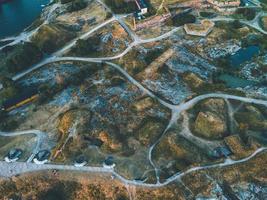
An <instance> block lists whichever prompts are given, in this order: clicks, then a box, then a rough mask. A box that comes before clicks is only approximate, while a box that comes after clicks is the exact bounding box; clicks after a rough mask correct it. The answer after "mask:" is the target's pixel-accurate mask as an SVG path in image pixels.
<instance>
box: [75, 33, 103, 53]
mask: <svg viewBox="0 0 267 200" xmlns="http://www.w3.org/2000/svg"><path fill="white" fill-rule="evenodd" d="M100 43H101V38H100V36H99V35H96V36H93V37H90V38H89V39H87V40H83V39H79V40H77V42H76V45H75V47H73V48H72V50H71V52H72V53H74V54H75V55H77V56H86V55H88V54H93V53H95V52H96V51H97V48H98V46H99V44H100Z"/></svg>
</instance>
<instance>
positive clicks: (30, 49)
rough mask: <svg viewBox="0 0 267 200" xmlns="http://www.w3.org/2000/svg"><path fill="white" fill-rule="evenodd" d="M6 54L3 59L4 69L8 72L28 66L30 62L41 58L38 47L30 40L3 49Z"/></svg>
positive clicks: (18, 70) (15, 71) (14, 71)
mask: <svg viewBox="0 0 267 200" xmlns="http://www.w3.org/2000/svg"><path fill="white" fill-rule="evenodd" d="M2 52H4V53H5V54H6V58H5V61H4V63H5V64H4V66H5V69H7V70H8V72H10V73H17V72H20V71H23V70H25V69H26V68H28V67H30V66H31V65H32V64H34V63H37V62H38V61H40V60H41V58H42V56H43V54H42V52H41V51H40V49H39V48H38V47H37V46H35V45H34V44H33V43H31V42H24V43H20V44H18V45H16V46H15V47H14V48H12V49H10V48H9V47H7V49H4V50H3V51H2Z"/></svg>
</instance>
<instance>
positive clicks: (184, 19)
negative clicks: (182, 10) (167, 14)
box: [172, 14, 196, 26]
mask: <svg viewBox="0 0 267 200" xmlns="http://www.w3.org/2000/svg"><path fill="white" fill-rule="evenodd" d="M172 21H173V25H174V26H183V25H184V24H188V23H194V22H195V21H196V17H195V16H194V15H191V14H184V15H176V16H175V17H173V19H172Z"/></svg>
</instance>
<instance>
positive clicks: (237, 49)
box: [0, 0, 267, 200]
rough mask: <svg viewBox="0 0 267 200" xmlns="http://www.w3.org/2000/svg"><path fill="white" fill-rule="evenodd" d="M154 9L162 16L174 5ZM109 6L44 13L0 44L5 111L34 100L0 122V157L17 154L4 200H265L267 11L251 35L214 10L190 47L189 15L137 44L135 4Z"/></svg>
mask: <svg viewBox="0 0 267 200" xmlns="http://www.w3.org/2000/svg"><path fill="white" fill-rule="evenodd" d="M150 3H151V5H150V6H153V9H152V8H150V9H151V13H152V11H153V13H154V14H155V15H156V14H159V13H161V12H162V13H164V12H165V10H166V9H163V10H160V11H158V12H156V8H157V7H161V3H163V4H164V7H167V8H168V9H169V10H170V11H171V13H172V14H173V13H174V11H173V9H174V8H175V6H177V5H179V4H180V3H181V2H179V1H176V0H172V1H165V3H164V1H163V2H161V1H157V0H153V1H152V0H151V1H150ZM265 3H266V2H265ZM114 5H115V4H114ZM114 5H113V4H109V2H107V1H93V0H90V1H81V2H80V1H77V0H75V1H70V2H64V1H63V2H62V1H61V2H55V3H52V4H51V5H49V6H47V7H46V8H45V9H44V11H43V13H42V14H41V16H40V18H39V19H38V20H37V21H36V22H35V23H34V24H33V25H32V26H31V27H29V28H28V29H26V30H25V32H24V34H22V35H19V36H17V38H15V39H14V40H11V41H9V40H8V42H7V43H6V42H5V40H3V44H2V43H1V45H2V46H0V73H1V77H0V78H1V79H0V80H1V83H2V86H1V90H0V97H1V99H0V104H3V105H4V102H5V101H6V100H8V99H11V98H14V97H17V96H19V94H20V92H21V91H23V90H27V89H28V90H29V89H36V90H38V98H37V99H35V100H34V101H32V102H30V103H27V104H25V105H23V106H19V107H16V108H15V109H12V110H11V111H7V112H6V111H1V112H0V119H1V121H0V144H1V145H0V155H1V157H2V158H4V157H5V156H6V155H7V153H8V151H9V150H10V149H12V148H19V149H22V150H23V156H22V157H21V158H20V159H19V160H18V162H17V163H16V162H15V163H10V164H7V163H4V161H1V162H0V175H1V178H0V199H3V200H5V199H45V200H49V199H57V200H60V199H78V200H79V199H116V200H122V199H140V200H143V199H144V200H146V199H159V200H162V199H177V200H178V199H198V200H202V199H230V200H231V199H234V200H235V199H240V200H241V199H242V200H243V199H245V200H248V199H259V200H260V199H266V198H267V196H266V195H267V188H266V183H267V182H266V177H267V172H266V170H265V169H266V167H267V166H266V164H267V159H266V158H267V157H266V145H267V139H266V138H267V137H266V133H267V101H266V98H267V89H266V66H267V54H266V51H267V43H266V40H265V39H266V32H265V31H264V30H266V26H265V25H266V17H265V15H264V13H265V12H264V11H262V10H256V17H257V16H258V18H259V19H258V25H259V27H262V28H255V26H254V24H252V22H251V21H249V20H245V17H244V16H243V17H244V19H243V18H241V17H242V16H241V17H240V13H238V12H237V13H234V14H232V15H233V16H231V15H229V16H228V18H227V15H226V14H224V13H219V12H217V11H214V10H212V9H211V10H209V12H212V13H213V14H214V15H215V18H214V19H213V21H214V22H215V26H214V27H213V29H212V31H211V32H210V33H209V34H208V35H207V36H206V37H197V36H192V35H188V34H186V32H185V31H184V30H183V26H182V25H183V21H182V20H181V19H182V18H186V16H187V15H186V16H184V15H182V16H183V17H181V19H180V20H181V21H179V20H178V19H177V17H175V16H172V17H171V19H169V20H168V21H166V22H164V23H161V24H158V25H157V26H156V27H155V26H154V27H146V28H144V29H143V30H138V31H135V30H134V29H133V26H132V24H129V23H130V22H132V21H133V20H132V18H131V16H132V15H128V14H125V13H124V12H132V10H131V6H130V5H131V4H130V3H129V8H128V9H129V10H128V9H126V8H123V6H122V7H119V8H117V9H118V10H119V11H121V12H118V13H114V12H115V11H118V10H114ZM123 5H124V4H123ZM193 5H194V4H193ZM264 5H265V4H264ZM190 6H191V4H190ZM265 6H266V5H265ZM115 7H116V6H115ZM178 7H179V6H178ZM124 9H125V10H124ZM154 9H155V10H154ZM168 9H167V10H168ZM202 9H204V8H199V7H192V10H190V15H189V16H187V17H188V19H190V20H191V19H192V18H195V19H196V20H197V21H199V20H200V19H203V17H202V16H201V11H202ZM204 10H205V9H204ZM175 12H177V13H179V12H180V8H177V10H176V11H175ZM187 12H188V11H187V10H186V13H187ZM203 12H204V11H203ZM209 12H208V14H210V13H209ZM257 14H258V15H257ZM217 15H218V16H217ZM178 16H179V15H178ZM146 17H147V18H149V17H151V16H146ZM152 17H153V16H152ZM225 18H226V19H225ZM186 19H187V18H186ZM211 19H212V18H211ZM234 19H239V21H237V20H234ZM190 20H189V21H190ZM242 20H243V21H242ZM241 22H242V23H241ZM250 22H251V23H250ZM188 23H189V22H188ZM190 23H191V21H190ZM246 51H249V52H253V53H251V55H252V56H250V53H248V54H246ZM243 53H244V54H245V56H244V55H243ZM242 55H243V56H242ZM7 136H9V137H7ZM40 150H47V151H48V152H49V153H50V154H49V158H48V162H47V163H46V164H44V165H39V166H38V165H35V164H34V163H33V162H34V161H33V159H32V158H33V157H34V156H36V154H37V153H38V152H39V151H40ZM32 156H33V157H32ZM78 158H84V160H85V161H86V164H85V166H78V167H77V166H76V167H74V164H76V162H77V160H79V159H78ZM107 158H112V162H114V163H115V167H114V168H112V169H110V168H107V167H105V165H103V163H105V160H106V159H107ZM25 165H26V166H27V167H26V168H27V170H25V169H24V167H23V166H25ZM46 167H47V168H46ZM41 169H42V170H41ZM1 171H2V172H1Z"/></svg>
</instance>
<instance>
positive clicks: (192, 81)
mask: <svg viewBox="0 0 267 200" xmlns="http://www.w3.org/2000/svg"><path fill="white" fill-rule="evenodd" d="M182 77H183V80H184V81H185V83H186V84H187V85H188V86H189V87H190V88H191V89H192V90H197V89H198V88H199V87H201V86H202V85H203V84H204V81H203V80H202V79H201V78H200V77H199V76H197V75H196V74H194V73H192V72H189V73H184V74H183V76H182Z"/></svg>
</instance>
